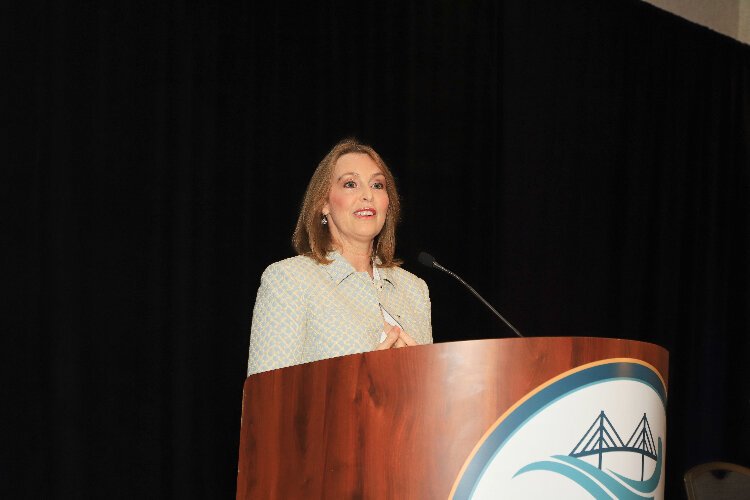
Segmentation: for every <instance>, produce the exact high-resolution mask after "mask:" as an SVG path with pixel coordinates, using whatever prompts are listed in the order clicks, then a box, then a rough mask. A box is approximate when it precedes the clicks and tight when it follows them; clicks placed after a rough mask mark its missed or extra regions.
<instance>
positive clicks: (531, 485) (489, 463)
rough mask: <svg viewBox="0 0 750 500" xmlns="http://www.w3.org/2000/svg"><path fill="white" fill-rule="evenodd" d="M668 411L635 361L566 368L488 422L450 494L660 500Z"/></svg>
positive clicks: (659, 387) (658, 388)
mask: <svg viewBox="0 0 750 500" xmlns="http://www.w3.org/2000/svg"><path fill="white" fill-rule="evenodd" d="M665 410H666V389H665V387H664V382H663V380H662V379H661V378H660V377H659V375H658V373H657V372H656V370H655V369H654V368H653V367H651V366H650V365H647V364H645V363H643V362H641V361H638V360H631V359H614V360H606V361H601V362H597V363H592V364H589V365H585V366H582V367H579V368H577V369H575V370H571V371H570V372H567V373H564V374H562V375H560V376H558V377H556V378H555V379H553V380H551V381H549V382H547V383H546V384H544V385H542V386H541V387H539V388H537V389H536V390H534V391H533V392H532V393H530V394H528V395H527V396H526V397H524V398H523V399H522V400H521V401H520V402H519V403H517V404H516V405H515V406H513V407H512V408H510V409H509V410H508V411H507V412H506V413H505V414H504V415H502V416H501V417H500V418H499V419H498V420H497V422H495V424H494V425H493V426H492V427H491V428H490V429H489V430H488V431H487V432H486V433H485V435H484V436H483V438H482V439H481V440H480V441H479V443H477V445H476V447H475V448H474V451H473V452H472V454H471V456H470V457H469V458H468V459H467V461H466V463H465V464H464V467H463V468H462V470H461V472H460V474H459V476H458V478H457V479H456V482H455V484H454V487H453V491H452V498H455V499H469V498H472V499H482V498H522V499H534V498H540V499H541V498H545V499H547V498H591V497H592V496H593V497H594V498H618V499H628V500H637V499H652V498H657V499H661V498H663V496H664V480H663V476H664V474H663V472H664V444H663V443H664V438H665V437H666V411H665ZM615 423H616V424H617V426H619V428H620V429H624V430H625V431H626V432H627V433H621V432H620V431H618V427H617V426H616V425H615Z"/></svg>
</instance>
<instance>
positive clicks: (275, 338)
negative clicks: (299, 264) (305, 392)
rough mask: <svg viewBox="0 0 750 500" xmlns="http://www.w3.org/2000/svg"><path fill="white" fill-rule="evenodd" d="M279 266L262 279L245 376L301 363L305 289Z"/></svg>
mask: <svg viewBox="0 0 750 500" xmlns="http://www.w3.org/2000/svg"><path fill="white" fill-rule="evenodd" d="M295 278H296V277H295V276H293V275H292V273H290V272H289V271H288V270H287V269H285V268H284V266H283V264H282V263H276V264H271V265H270V266H268V268H266V270H265V271H264V272H263V275H262V276H261V280H260V288H258V296H257V298H256V300H255V308H254V310H253V322H252V327H251V330H250V353H249V356H248V361H247V374H248V375H252V374H253V373H258V372H263V371H267V370H273V369H275V368H282V367H285V366H291V365H296V364H299V363H302V362H304V359H303V350H304V343H305V324H306V314H305V308H306V306H305V298H304V297H305V290H304V288H303V286H302V283H301V280H298V279H295Z"/></svg>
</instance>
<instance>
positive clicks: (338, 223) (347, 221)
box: [323, 153, 388, 246]
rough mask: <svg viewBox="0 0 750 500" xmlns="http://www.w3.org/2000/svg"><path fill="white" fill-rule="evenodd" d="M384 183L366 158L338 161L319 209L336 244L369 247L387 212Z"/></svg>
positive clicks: (355, 156)
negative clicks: (324, 201) (325, 217)
mask: <svg viewBox="0 0 750 500" xmlns="http://www.w3.org/2000/svg"><path fill="white" fill-rule="evenodd" d="M385 182H386V180H385V175H383V172H382V171H381V170H380V167H378V164H377V163H375V161H373V159H372V158H370V156H369V155H366V154H363V153H349V154H345V155H343V156H341V157H340V158H339V159H338V161H337V162H336V166H335V167H334V169H333V179H331V190H330V191H329V193H328V200H327V201H326V203H325V205H323V213H324V214H328V226H329V227H330V230H331V236H332V237H333V241H334V242H335V243H336V244H338V245H342V246H346V245H357V246H360V245H362V244H365V243H366V244H372V240H373V239H374V238H375V237H376V236H377V235H378V234H379V233H380V230H381V229H383V224H385V216H386V212H387V211H388V192H387V191H386V185H385Z"/></svg>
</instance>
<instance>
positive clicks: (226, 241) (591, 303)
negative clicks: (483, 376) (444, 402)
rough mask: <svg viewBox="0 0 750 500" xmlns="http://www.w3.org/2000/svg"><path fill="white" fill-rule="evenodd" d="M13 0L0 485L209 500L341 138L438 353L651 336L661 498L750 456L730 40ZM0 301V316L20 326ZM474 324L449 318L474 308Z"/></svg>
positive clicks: (518, 12) (641, 17)
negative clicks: (452, 345) (687, 478)
mask: <svg viewBox="0 0 750 500" xmlns="http://www.w3.org/2000/svg"><path fill="white" fill-rule="evenodd" d="M30 5H31V6H27V7H24V9H23V11H20V10H17V9H16V8H15V7H4V8H3V9H4V10H3V15H0V19H1V20H0V28H2V33H4V35H3V36H4V37H5V42H4V43H3V45H4V47H6V50H4V51H3V52H5V54H4V56H3V57H4V59H5V60H6V62H5V63H4V66H5V67H6V69H7V71H6V72H4V73H5V76H4V77H3V79H4V80H5V83H6V84H8V88H10V89H11V91H10V92H7V93H6V95H5V98H4V102H3V109H4V111H3V115H4V120H3V121H4V122H5V132H4V136H5V137H6V138H7V139H8V140H7V141H6V142H7V145H8V147H7V148H6V149H5V151H6V153H5V155H6V157H7V158H6V160H5V161H4V162H3V163H4V165H3V178H4V180H3V182H2V189H3V191H2V192H3V198H4V200H5V202H6V204H7V208H6V210H5V212H6V215H7V217H3V219H4V220H5V224H4V225H6V229H5V231H4V233H5V237H6V238H7V239H6V244H5V245H4V246H5V248H6V250H8V253H7V255H9V258H6V260H5V262H6V270H5V278H6V280H7V281H6V282H7V283H9V284H11V286H8V287H6V288H7V289H8V290H10V292H11V293H10V294H8V298H7V300H6V301H5V303H6V305H7V306H9V310H10V311H11V312H10V313H6V319H11V326H10V327H8V328H6V329H5V330H6V331H5V333H6V335H5V337H6V340H5V342H7V344H6V345H7V346H9V347H8V348H7V349H5V351H6V358H7V359H6V362H5V363H3V367H4V368H5V370H4V373H5V381H4V382H3V385H4V388H3V393H4V394H3V397H4V400H5V401H6V402H8V403H6V404H5V405H4V406H5V409H4V410H3V414H4V417H5V418H9V419H10V420H9V421H8V422H9V423H7V424H6V425H5V429H4V434H5V437H4V438H3V439H4V443H5V444H4V445H3V449H4V453H3V463H2V468H3V473H2V476H3V481H2V491H0V493H4V494H5V495H4V496H7V493H8V492H10V491H12V490H13V489H16V491H22V492H23V495H21V496H22V497H27V498H41V497H47V498H87V497H94V498H101V497H109V498H139V497H140V498H177V497H179V498H227V497H231V496H232V495H233V492H234V488H235V479H236V467H237V454H238V439H239V426H240V409H241V398H242V384H243V381H244V377H245V369H246V361H247V344H248V334H249V326H250V320H251V312H252V306H253V301H254V297H255V292H256V289H257V286H258V284H259V277H260V273H261V272H262V270H263V268H264V267H265V266H266V265H268V264H270V263H271V262H273V261H276V260H279V259H281V258H284V257H287V256H290V255H291V254H292V250H291V245H290V237H291V231H292V228H293V225H294V222H295V220H296V213H297V210H298V206H299V202H300V200H301V196H302V193H303V191H304V188H305V186H306V183H307V181H308V179H309V177H310V175H311V173H312V170H313V169H314V167H315V166H316V164H317V162H318V161H319V160H320V159H321V158H322V156H323V155H324V154H325V152H326V151H327V150H328V149H329V148H330V147H331V146H332V145H333V144H334V143H335V142H336V141H338V140H339V139H340V138H342V137H343V136H347V135H356V136H357V137H359V138H360V139H362V140H363V141H365V142H369V143H371V144H372V145H373V146H374V147H375V148H376V149H377V150H378V151H379V152H380V153H381V154H382V155H383V156H384V158H385V159H386V161H387V162H388V163H389V164H390V166H391V167H392V168H393V170H394V171H395V173H396V176H397V179H398V181H399V183H400V184H399V186H400V191H401V194H402V196H403V207H404V210H403V214H404V216H403V218H404V221H403V224H402V226H401V228H400V232H399V255H400V256H401V257H402V258H404V259H405V261H406V264H405V267H406V268H407V269H410V270H413V271H414V272H416V273H418V274H420V275H421V276H423V277H424V278H425V279H426V281H427V282H428V284H429V286H430V290H431V296H432V302H433V325H434V336H435V340H436V341H438V342H442V341H450V340H457V339H473V338H484V337H501V336H508V335H509V334H510V332H509V331H508V330H507V329H504V328H503V327H502V326H501V325H499V324H498V323H497V322H496V320H494V319H493V317H492V316H491V315H490V314H488V313H487V312H486V311H485V310H483V309H482V306H481V304H479V303H478V302H476V301H475V300H474V299H473V298H472V297H471V296H469V295H468V294H467V293H465V292H464V291H462V290H460V289H458V288H457V287H456V284H455V283H453V282H451V281H450V280H449V278H448V277H447V276H444V275H441V274H438V273H437V272H435V271H430V270H427V269H424V268H421V269H420V268H418V267H417V264H416V254H417V253H418V251H419V250H423V249H424V250H428V251H430V252H432V253H433V254H434V255H435V256H436V257H437V259H438V260H439V261H440V262H441V263H443V264H444V265H446V266H447V267H449V268H451V269H453V270H454V271H456V272H458V273H459V274H461V275H463V276H464V277H465V278H466V279H467V280H469V281H470V282H471V283H472V284H473V285H474V286H475V287H476V288H477V289H478V290H479V291H480V292H481V293H483V294H484V295H485V296H486V297H487V298H488V299H489V300H490V301H491V302H492V303H493V304H495V305H496V307H498V308H499V309H500V310H501V311H502V312H503V313H504V315H505V316H506V317H508V318H509V319H510V320H511V321H512V322H513V323H514V324H515V325H516V326H517V327H519V329H521V331H522V332H524V333H525V334H526V335H530V336H555V335H590V336H606V337H621V338H628V339H638V340H645V341H649V342H655V343H658V344H661V345H663V346H665V347H666V348H668V349H669V350H670V352H671V370H670V401H669V408H668V419H669V423H668V425H669V436H668V439H667V481H668V482H667V497H668V498H680V497H681V496H682V495H683V490H682V485H681V476H682V473H683V472H684V471H685V470H686V469H687V468H688V467H689V466H691V465H694V464H696V463H699V462H703V461H707V460H712V459H723V460H730V461H735V462H739V463H744V464H745V465H750V431H749V430H748V426H747V425H746V423H745V422H746V421H747V420H748V419H750V391H749V390H748V380H749V379H750V369H748V354H750V341H749V340H748V338H749V336H748V333H750V332H749V329H748V310H750V295H749V294H748V282H749V278H750V265H749V264H750V263H749V261H748V250H749V249H748V234H749V229H750V225H749V222H750V221H749V220H748V218H749V216H748V214H749V213H750V210H749V209H750V207H749V206H748V190H749V185H750V49H748V47H747V46H744V45H742V44H740V43H738V42H736V41H733V40H731V39H728V38H726V37H723V36H720V35H717V34H715V33H713V32H710V31H709V30H707V29H704V28H701V27H698V26H696V25H693V24H690V23H688V22H686V21H684V20H681V19H679V18H677V17H675V16H672V15H669V14H666V13H664V12H662V11H659V10H657V9H655V8H653V7H651V6H649V5H647V4H643V3H641V2H640V1H637V0H617V1H609V2H601V1H600V0H569V1H566V2H549V1H540V0H505V1H498V2H482V1H476V2H459V1H437V2H436V1H421V2H417V1H414V2H400V1H390V2H383V3H377V5H376V3H371V4H369V5H362V6H354V5H351V4H345V3H342V4H337V3H333V2H311V3H309V4H307V5H305V4H299V5H296V6H295V7H291V6H289V5H275V6H269V5H263V4H255V3H253V2H244V3H239V2H238V3H233V4H229V3H222V4H221V6H219V5H213V4H211V3H209V2H197V1H196V2H164V3H159V2H155V3H152V2H140V3H138V2H131V3H127V4H124V3H123V2H113V1H108V2H107V1H103V2H91V3H84V2H81V3H75V4H74V3H73V2H46V3H45V2H42V3H39V4H30ZM14 320H15V321H14ZM468 320H470V321H468Z"/></svg>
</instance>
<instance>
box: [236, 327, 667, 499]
mask: <svg viewBox="0 0 750 500" xmlns="http://www.w3.org/2000/svg"><path fill="white" fill-rule="evenodd" d="M610 358H634V359H638V360H641V361H644V362H647V363H649V364H651V365H652V366H654V367H655V368H656V370H657V371H658V372H659V373H660V374H661V375H662V378H663V379H664V380H665V383H666V380H667V367H668V353H667V351H666V350H664V349H663V348H661V347H659V346H656V345H653V344H648V343H644V342H636V341H629V340H619V339H604V338H584V337H548V338H523V339H496V340H477V341H467V342H451V343H443V344H434V345H429V346H416V347H409V348H403V349H391V350H388V351H376V352H370V353H364V354H354V355H350V356H344V357H340V358H333V359H328V360H324V361H318V362H316V363H308V364H304V365H299V366H293V367H289V368H283V369H280V370H273V371H270V372H265V373H260V374H257V375H253V376H251V377H248V379H247V380H246V382H245V390H244V400H243V411H242V431H241V437H240V453H239V455H240V456H239V471H238V478H237V498H238V499H249V498H285V499H286V498H337V499H338V498H377V499H382V498H420V499H421V498H430V499H432V498H447V497H448V494H449V492H450V490H451V486H452V485H453V482H454V481H455V479H456V477H457V475H458V473H459V471H460V469H461V466H462V465H463V463H464V461H465V460H466V458H467V457H468V456H469V454H470V453H471V451H472V449H473V447H474V445H475V444H476V443H477V442H478V440H479V439H480V438H481V437H482V435H483V434H484V433H485V431H486V430H487V429H488V428H489V427H490V426H491V425H492V424H493V423H494V422H495V421H496V420H497V418H498V417H499V416H500V415H502V414H503V412H505V411H506V410H507V409H508V408H509V407H510V406H512V405H513V404H514V403H516V402H517V401H518V400H519V399H521V398H522V397H523V396H525V395H526V394H527V393H529V392H530V391H532V390H533V389H535V388H536V387H538V386H539V385H541V384H543V383H544V382H546V381H548V380H550V379H551V378H553V377H555V376H557V375H559V374H561V373H564V372H566V371H568V370H571V369H573V368H575V367H578V366H581V365H584V364H587V363H591V362H595V361H599V360H604V359H610Z"/></svg>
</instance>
